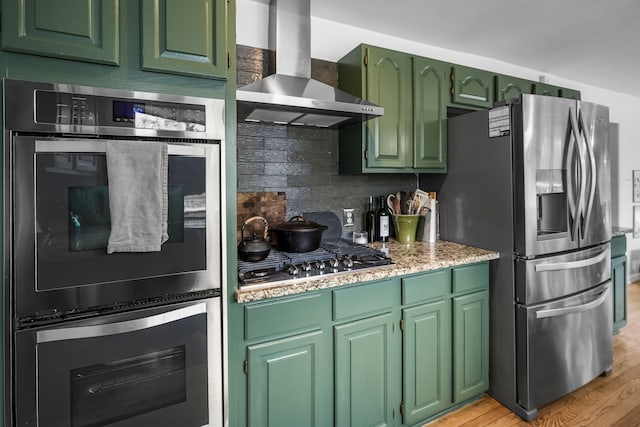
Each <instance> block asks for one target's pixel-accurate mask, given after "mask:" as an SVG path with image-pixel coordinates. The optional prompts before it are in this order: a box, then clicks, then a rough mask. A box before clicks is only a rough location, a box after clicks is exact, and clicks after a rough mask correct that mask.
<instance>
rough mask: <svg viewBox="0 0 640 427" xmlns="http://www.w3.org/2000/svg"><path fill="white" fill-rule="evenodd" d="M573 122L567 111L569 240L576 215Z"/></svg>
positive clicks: (575, 138)
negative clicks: (568, 129)
mask: <svg viewBox="0 0 640 427" xmlns="http://www.w3.org/2000/svg"><path fill="white" fill-rule="evenodd" d="M573 127H574V122H573V109H569V128H570V130H571V134H570V135H569V140H568V141H567V144H568V146H567V151H566V153H567V154H566V156H567V157H566V160H565V174H566V181H567V198H568V201H569V232H570V234H571V240H575V233H576V225H575V224H576V223H577V222H578V221H577V213H576V191H575V189H574V187H573V184H574V180H575V179H576V175H575V171H573V170H572V165H573V159H574V155H575V145H576V143H577V132H576V131H575V129H574V128H573Z"/></svg>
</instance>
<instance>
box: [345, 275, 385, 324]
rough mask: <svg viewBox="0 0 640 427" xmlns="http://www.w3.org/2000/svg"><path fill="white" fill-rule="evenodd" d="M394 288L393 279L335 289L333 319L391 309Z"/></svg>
mask: <svg viewBox="0 0 640 427" xmlns="http://www.w3.org/2000/svg"><path fill="white" fill-rule="evenodd" d="M396 289H397V288H396V287H395V286H394V285H393V281H391V280H383V281H380V282H375V283H371V284H368V285H361V286H356V287H353V288H347V289H339V290H335V291H333V320H340V319H346V318H349V317H354V316H361V315H366V314H369V313H379V312H382V311H386V310H391V308H392V307H393V304H394V298H393V297H394V292H396ZM396 304H397V302H396Z"/></svg>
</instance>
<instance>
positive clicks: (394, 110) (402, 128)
mask: <svg viewBox="0 0 640 427" xmlns="http://www.w3.org/2000/svg"><path fill="white" fill-rule="evenodd" d="M367 58H368V59H367V67H366V87H367V92H366V99H367V100H369V101H371V102H373V103H374V104H378V105H381V106H382V107H384V116H382V117H380V118H377V119H373V120H369V121H367V122H365V124H364V125H365V126H366V128H367V132H366V134H367V148H366V150H367V151H366V154H365V156H366V164H367V168H404V167H411V165H412V164H413V151H412V150H410V149H409V148H410V147H411V144H412V141H413V106H412V102H413V101H412V79H411V76H412V61H411V57H410V56H409V55H406V54H404V53H401V52H394V51H391V50H387V49H381V48H374V47H369V48H367Z"/></svg>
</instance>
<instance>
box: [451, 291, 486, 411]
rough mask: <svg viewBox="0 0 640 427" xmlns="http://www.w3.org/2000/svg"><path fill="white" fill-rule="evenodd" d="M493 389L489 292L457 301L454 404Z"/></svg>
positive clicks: (468, 295)
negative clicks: (491, 379)
mask: <svg viewBox="0 0 640 427" xmlns="http://www.w3.org/2000/svg"><path fill="white" fill-rule="evenodd" d="M488 389H489V292H488V291H481V292H474V293H471V294H467V295H463V296H458V297H455V298H454V299H453V401H454V403H460V402H464V401H465V400H468V399H470V398H473V397H475V396H478V395H480V394H482V393H483V392H485V391H486V390H488Z"/></svg>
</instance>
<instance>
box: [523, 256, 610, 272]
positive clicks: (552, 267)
mask: <svg viewBox="0 0 640 427" xmlns="http://www.w3.org/2000/svg"><path fill="white" fill-rule="evenodd" d="M608 256H609V252H608V251H603V252H601V253H599V254H598V255H596V256H594V257H591V258H587V259H581V260H579V261H567V262H551V263H547V264H536V266H535V267H534V270H535V272H536V273H539V272H541V271H557V270H571V269H574V268H583V267H589V266H591V265H595V264H598V263H600V262H602V261H604V260H605V259H607V257H608Z"/></svg>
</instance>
